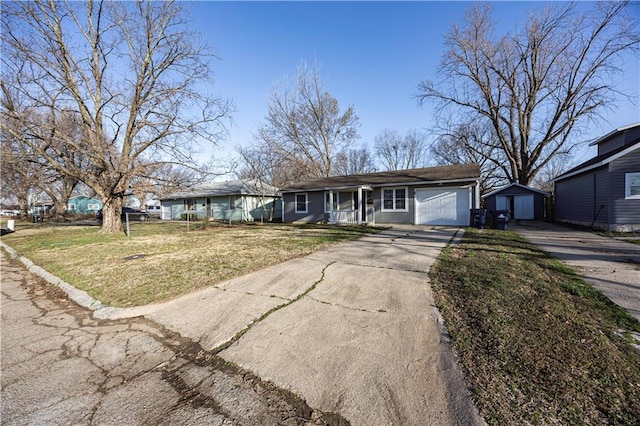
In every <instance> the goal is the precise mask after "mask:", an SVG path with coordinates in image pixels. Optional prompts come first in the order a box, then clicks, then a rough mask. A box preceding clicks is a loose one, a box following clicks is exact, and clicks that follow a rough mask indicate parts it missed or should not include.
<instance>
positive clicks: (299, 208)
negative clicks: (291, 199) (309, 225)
mask: <svg viewBox="0 0 640 426" xmlns="http://www.w3.org/2000/svg"><path fill="white" fill-rule="evenodd" d="M306 212H307V193H306V192H303V193H300V194H296V213H306Z"/></svg>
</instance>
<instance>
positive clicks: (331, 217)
mask: <svg viewBox="0 0 640 426" xmlns="http://www.w3.org/2000/svg"><path fill="white" fill-rule="evenodd" d="M329 223H330V224H332V225H333V224H334V217H333V190H332V189H330V190H329Z"/></svg>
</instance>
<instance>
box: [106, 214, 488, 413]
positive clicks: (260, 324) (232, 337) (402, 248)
mask: <svg viewBox="0 0 640 426" xmlns="http://www.w3.org/2000/svg"><path fill="white" fill-rule="evenodd" d="M456 232H457V229H456V228H450V229H447V228H438V229H428V228H426V227H411V226H406V227H394V228H393V229H390V230H387V231H385V232H382V233H379V234H374V235H369V236H365V237H363V238H360V239H358V240H354V241H349V242H343V243H340V244H336V245H334V246H331V247H330V248H328V249H326V250H322V251H319V252H316V253H313V254H311V255H309V256H306V257H304V258H300V259H294V260H291V261H287V262H284V263H282V264H279V265H276V266H273V267H270V268H266V269H263V270H261V271H258V272H255V273H251V274H248V275H245V276H243V277H239V278H236V279H233V280H230V281H227V282H225V283H222V284H219V285H216V286H214V287H212V288H208V289H205V290H202V291H198V292H195V293H192V294H189V295H187V296H185V297H182V298H179V299H176V300H173V301H170V302H167V303H162V304H157V305H150V306H144V307H140V308H133V309H120V310H118V309H102V310H100V311H98V312H96V315H103V316H105V317H110V318H120V317H126V316H134V315H144V316H146V317H147V318H149V319H152V320H154V321H156V322H158V323H161V324H163V325H164V326H166V327H167V328H169V329H171V330H174V331H177V332H179V333H180V334H182V335H183V336H185V337H189V338H191V339H193V340H196V341H198V342H199V343H200V344H201V345H202V347H203V348H204V349H205V350H211V351H213V352H214V353H217V354H218V355H220V356H222V357H223V358H224V359H226V360H228V361H231V362H234V363H236V364H237V365H239V366H241V367H243V368H245V369H248V370H251V371H253V372H254V373H255V374H257V375H258V376H259V377H261V378H262V379H264V380H269V381H271V382H273V383H274V384H276V385H277V386H280V387H284V388H285V389H288V390H290V391H292V392H294V393H295V394H297V395H299V396H301V397H302V398H304V399H305V400H306V401H307V403H308V404H309V405H310V406H311V407H314V408H315V409H318V410H323V411H327V412H335V413H339V414H340V415H342V416H343V417H344V418H346V419H348V420H349V421H350V422H351V424H354V425H453V424H457V425H459V424H464V425H473V424H481V423H482V421H481V420H480V417H479V416H478V414H477V411H476V409H475V408H474V406H473V403H472V399H471V396H470V392H469V390H468V389H467V388H466V386H465V384H464V381H463V377H462V374H461V372H460V370H459V368H458V366H457V364H456V362H455V360H454V356H453V353H452V350H451V347H450V345H449V341H448V340H447V335H446V332H445V331H444V328H443V326H442V324H441V321H440V319H439V314H438V310H437V309H436V307H435V305H434V301H433V296H432V293H431V288H430V285H429V277H428V274H427V272H428V271H429V268H430V266H431V265H432V264H433V262H434V260H435V259H436V257H437V256H438V254H439V252H440V251H441V250H442V248H444V247H445V246H446V245H447V244H448V243H449V241H451V239H452V238H453V237H454V235H455V234H456Z"/></svg>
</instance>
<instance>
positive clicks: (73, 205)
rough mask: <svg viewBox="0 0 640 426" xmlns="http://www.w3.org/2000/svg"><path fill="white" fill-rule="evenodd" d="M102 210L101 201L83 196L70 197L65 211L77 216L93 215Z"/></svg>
mask: <svg viewBox="0 0 640 426" xmlns="http://www.w3.org/2000/svg"><path fill="white" fill-rule="evenodd" d="M101 208H102V201H100V200H98V199H97V198H88V197H84V196H78V197H71V198H69V201H68V203H67V211H69V212H73V213H77V214H95V213H97V212H98V210H100V209H101Z"/></svg>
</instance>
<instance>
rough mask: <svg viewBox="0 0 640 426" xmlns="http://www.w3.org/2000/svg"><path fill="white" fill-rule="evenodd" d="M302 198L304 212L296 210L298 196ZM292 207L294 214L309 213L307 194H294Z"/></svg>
mask: <svg viewBox="0 0 640 426" xmlns="http://www.w3.org/2000/svg"><path fill="white" fill-rule="evenodd" d="M300 195H303V196H304V210H298V196H300ZM293 205H294V208H295V212H296V213H308V212H309V194H308V193H306V192H296V193H294V194H293Z"/></svg>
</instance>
